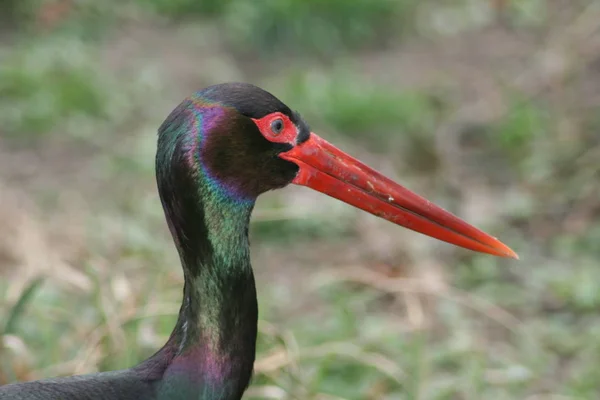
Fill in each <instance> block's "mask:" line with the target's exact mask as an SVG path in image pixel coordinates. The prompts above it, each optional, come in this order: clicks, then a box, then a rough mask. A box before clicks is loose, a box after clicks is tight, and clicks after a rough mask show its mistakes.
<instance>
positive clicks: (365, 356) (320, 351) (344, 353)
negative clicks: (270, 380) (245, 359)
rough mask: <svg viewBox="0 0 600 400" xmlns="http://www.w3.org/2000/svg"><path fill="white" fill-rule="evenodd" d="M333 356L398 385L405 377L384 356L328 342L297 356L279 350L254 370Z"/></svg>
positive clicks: (263, 369)
mask: <svg viewBox="0 0 600 400" xmlns="http://www.w3.org/2000/svg"><path fill="white" fill-rule="evenodd" d="M331 355H336V356H339V357H345V358H352V359H354V360H356V361H358V362H359V363H361V364H363V365H366V366H369V367H372V368H374V369H376V370H377V371H379V372H381V373H382V374H384V375H386V376H388V377H389V378H390V379H392V380H394V381H396V382H398V383H401V382H402V378H403V377H404V372H403V371H402V369H401V368H400V367H399V366H398V364H397V363H396V362H394V361H392V360H390V359H389V358H387V357H386V356H384V355H383V354H379V353H375V352H367V351H365V350H363V349H362V348H361V347H360V346H358V345H355V344H353V343H350V342H328V343H324V344H321V345H318V346H313V347H306V348H303V349H301V350H300V352H299V354H297V355H294V354H291V353H289V352H287V350H286V349H278V350H276V351H274V352H272V353H271V354H269V355H267V356H265V357H263V358H260V359H258V360H257V361H256V363H255V364H254V370H255V371H256V372H260V373H265V374H266V373H270V372H273V371H275V370H278V369H281V368H284V367H286V366H288V365H290V364H293V363H295V362H299V361H302V360H308V359H322V358H325V357H327V356H331Z"/></svg>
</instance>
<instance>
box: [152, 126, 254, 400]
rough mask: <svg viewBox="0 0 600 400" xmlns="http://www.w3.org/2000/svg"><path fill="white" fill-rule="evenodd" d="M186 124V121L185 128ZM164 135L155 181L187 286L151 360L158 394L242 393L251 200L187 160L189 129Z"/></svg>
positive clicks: (250, 302)
mask: <svg viewBox="0 0 600 400" xmlns="http://www.w3.org/2000/svg"><path fill="white" fill-rule="evenodd" d="M188 131H189V129H188ZM171 136H173V137H174V138H173V139H172V140H173V142H172V143H162V144H161V142H160V139H159V152H158V153H157V181H158V186H159V193H160V197H161V201H162V204H163V208H164V210H165V215H166V218H167V222H168V224H169V229H170V230H171V234H172V236H173V238H174V241H175V244H176V246H177V249H178V251H179V255H180V258H181V262H182V266H183V271H184V278H185V287H184V293H183V303H182V306H181V310H180V312H179V318H178V321H177V324H176V326H175V329H174V330H173V333H172V334H171V337H170V339H169V341H168V342H167V344H166V345H165V347H163V349H161V350H160V351H159V352H158V353H157V354H156V355H155V356H154V357H152V358H151V359H150V360H148V362H147V363H146V366H145V368H146V369H149V370H150V369H152V370H162V371H163V372H162V374H161V377H160V384H159V386H158V398H159V399H162V398H165V399H167V398H168V399H197V400H234V399H240V398H241V396H242V393H243V391H244V390H245V388H246V387H247V385H248V382H249V380H250V378H251V374H252V367H253V364H254V357H255V347H256V333H257V321H258V307H257V300H256V288H255V284H254V276H253V273H252V268H251V266H250V250H249V241H248V224H249V220H250V214H251V212H252V209H253V207H254V200H251V201H250V200H248V199H239V198H236V197H234V196H228V195H227V194H226V193H224V192H223V191H222V190H220V189H219V188H218V187H215V185H214V183H213V182H211V181H210V180H209V179H207V177H206V176H203V174H202V171H201V168H200V167H199V166H198V165H196V164H194V163H190V159H193V157H190V155H189V151H190V150H189V149H187V148H186V147H189V148H190V149H192V150H191V151H193V148H194V147H195V146H190V145H189V143H187V142H186V140H184V139H185V138H186V137H184V136H176V135H171Z"/></svg>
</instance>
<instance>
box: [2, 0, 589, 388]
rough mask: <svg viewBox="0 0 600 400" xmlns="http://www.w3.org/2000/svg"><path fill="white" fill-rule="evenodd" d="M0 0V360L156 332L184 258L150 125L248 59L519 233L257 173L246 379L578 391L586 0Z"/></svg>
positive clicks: (292, 94)
mask: <svg viewBox="0 0 600 400" xmlns="http://www.w3.org/2000/svg"><path fill="white" fill-rule="evenodd" d="M3 7H4V8H3V9H2V13H0V23H1V24H2V26H1V27H0V226H2V227H3V228H2V229H0V321H2V323H0V339H1V340H0V383H5V382H9V381H16V380H25V379H33V378H40V377H47V376H54V375H61V374H72V373H84V372H89V371H93V370H96V369H100V370H109V369H118V368H125V367H128V366H130V365H132V364H135V363H136V362H137V361H139V360H140V359H142V358H144V357H147V356H149V355H150V354H152V353H153V352H154V351H155V350H156V348H157V347H159V346H160V345H162V343H164V341H165V340H166V338H167V337H168V335H169V333H170V331H171V329H172V326H173V323H174V321H175V317H176V313H177V311H178V309H179V304H180V300H181V298H180V295H181V284H182V277H181V273H180V271H179V269H178V263H179V261H178V259H177V255H176V252H175V250H174V248H173V245H172V243H171V240H170V237H169V234H168V231H167V229H166V227H165V223H164V216H163V213H162V210H161V208H160V202H159V201H158V199H157V196H156V189H155V180H154V171H153V167H154V159H153V157H154V151H155V145H156V144H155V140H156V135H155V133H156V128H157V127H158V125H159V124H160V123H161V122H162V119H163V118H164V117H165V116H166V115H167V114H168V112H169V111H170V110H171V109H172V108H173V107H174V106H175V105H176V104H177V102H178V101H180V100H181V99H182V98H183V97H184V96H186V95H188V94H189V93H190V92H191V91H192V90H194V89H196V88H200V87H202V86H206V85H209V84H213V83H217V82H216V81H220V80H245V81H251V82H253V83H256V84H259V85H260V86H263V87H265V88H267V89H268V90H270V91H271V92H273V93H274V94H276V95H277V96H278V97H280V98H281V99H282V100H284V101H285V102H286V103H287V104H288V105H290V106H291V107H292V108H294V109H296V110H298V111H299V112H300V113H301V114H302V115H303V116H304V117H305V118H306V119H307V121H308V122H309V124H310V125H311V128H312V129H313V130H314V131H315V132H317V133H318V134H320V135H322V136H324V137H326V138H327V139H328V140H329V139H331V141H332V142H335V143H336V145H339V146H340V147H342V148H344V149H345V150H348V151H349V152H351V153H352V154H355V155H356V156H358V157H359V158H361V159H364V160H365V161H366V162H367V163H368V164H372V165H373V166H375V167H376V168H378V169H382V170H383V171H384V172H385V173H386V174H390V175H392V176H393V177H394V178H396V179H398V180H399V181H401V183H403V184H405V185H406V186H407V187H409V188H411V189H415V190H418V191H419V192H422V193H425V194H427V197H431V198H432V200H435V201H438V202H440V203H441V204H442V205H444V206H445V207H448V208H449V209H451V210H452V211H453V212H456V213H457V214H458V215H460V216H461V217H464V218H466V219H467V220H469V221H470V222H473V223H474V224H476V225H477V226H481V227H483V228H485V229H486V230H488V231H490V232H491V233H493V234H494V235H495V236H498V237H500V238H501V239H502V240H503V241H505V242H506V243H508V244H509V245H511V247H514V248H515V250H517V251H518V253H519V254H520V256H521V261H520V262H518V263H517V262H512V261H506V260H502V259H496V258H492V257H488V256H485V255H478V254H473V253H470V252H466V251H463V250H460V249H454V248H451V247H450V246H447V245H444V244H437V243H436V242H434V241H433V240H429V239H424V238H422V237H421V236H419V235H416V234H413V233H411V232H408V231H404V230H402V229H400V228H398V227H394V226H391V225H390V224H386V223H384V222H382V221H379V220H376V219H374V218H372V217H370V216H366V215H364V213H360V212H357V211H356V210H355V209H353V208H351V207H348V206H346V205H344V204H342V203H339V202H335V201H333V200H331V199H328V198H324V197H322V196H321V197H319V196H318V195H314V196H313V195H311V194H310V193H309V192H308V191H306V190H302V189H298V188H294V189H289V190H288V191H277V192H275V193H269V194H267V195H265V196H264V197H261V199H260V201H259V202H258V204H257V209H256V211H255V214H254V219H253V223H252V227H251V236H252V245H253V261H254V265H255V266H256V275H257V282H258V285H259V301H260V309H261V321H260V336H259V343H258V348H259V352H258V357H257V364H256V375H255V379H254V381H253V384H252V386H251V388H250V391H249V394H248V395H247V398H248V399H251V398H256V399H264V398H274V399H294V398H302V399H315V400H316V399H324V398H343V399H385V400H388V399H398V398H422V399H456V398H472V399H506V398H509V399H513V398H515V399H516V398H519V399H520V398H529V399H534V398H536V399H554V398H560V399H592V398H596V397H598V393H599V392H600V385H599V383H598V382H600V379H599V372H598V371H599V369H598V367H597V364H598V359H599V357H600V334H599V332H600V314H599V313H598V307H599V306H600V297H599V296H598V293H600V291H599V290H598V282H600V276H599V273H598V271H600V269H599V268H598V265H597V264H598V262H597V260H598V259H600V247H599V246H598V243H600V222H599V221H600V218H599V217H600V201H599V200H598V199H599V198H600V192H599V191H600V186H599V185H598V182H599V180H600V175H599V174H600V169H599V168H600V163H599V162H598V160H600V139H599V138H600V135H599V134H598V130H599V129H600V118H598V115H599V113H598V111H599V110H600V104H599V101H598V96H597V93H599V92H600V87H598V85H597V82H600V78H599V75H598V68H597V65H596V64H597V59H598V55H599V54H600V48H599V47H598V45H597V44H598V43H600V41H598V37H599V36H600V10H599V9H598V6H597V4H596V3H595V2H592V1H586V0H581V1H572V2H564V1H562V2H561V1H540V0H520V1H517V0H514V1H511V0H506V1H503V0H490V1H478V0H461V1H456V2H446V3H444V4H442V3H440V2H439V1H434V0H425V1H420V2H417V1H404V0H397V1H393V0H357V1H340V0H330V1H326V0H321V1H318V0H309V1H305V0H257V1H253V0H228V1H220V0H213V1H210V0H203V1H192V0H173V1H166V0H130V1H117V0H106V1H102V2H99V1H92V0H23V1H12V2H4V3H3ZM8 22H10V23H8ZM15 144H18V146H15ZM13 192H15V193H16V194H15V200H14V201H10V196H9V194H10V193H13ZM23 199H25V200H23ZM4 277H7V278H8V279H4ZM40 277H42V278H40ZM73 316H76V318H74V317H73ZM49 344H52V345H49ZM326 396H329V397H326Z"/></svg>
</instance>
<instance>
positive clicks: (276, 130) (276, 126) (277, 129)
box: [271, 118, 284, 135]
mask: <svg viewBox="0 0 600 400" xmlns="http://www.w3.org/2000/svg"><path fill="white" fill-rule="evenodd" d="M283 127H284V124H283V120H282V119H281V118H277V119H276V120H274V121H273V122H271V132H273V134H275V135H279V134H280V133H281V131H283Z"/></svg>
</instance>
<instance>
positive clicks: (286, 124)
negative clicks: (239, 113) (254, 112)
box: [252, 112, 298, 145]
mask: <svg viewBox="0 0 600 400" xmlns="http://www.w3.org/2000/svg"><path fill="white" fill-rule="evenodd" d="M252 120H253V121H254V123H255V124H256V126H258V130H260V133H261V134H262V135H263V136H264V137H265V138H266V139H267V140H269V141H271V142H274V143H289V144H291V145H295V144H296V137H297V136H298V129H297V128H296V125H295V124H294V123H293V122H292V121H291V120H290V118H289V117H288V116H287V115H285V114H282V113H280V112H274V113H271V114H268V115H265V116H264V117H262V118H258V119H254V118H252ZM277 120H281V122H282V123H283V129H282V130H281V132H279V133H276V131H274V130H273V123H275V122H276V121H277Z"/></svg>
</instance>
